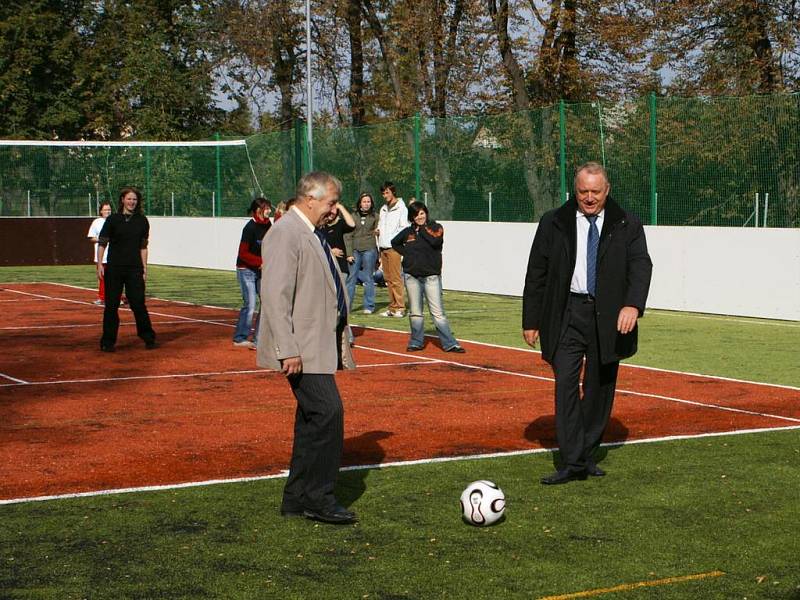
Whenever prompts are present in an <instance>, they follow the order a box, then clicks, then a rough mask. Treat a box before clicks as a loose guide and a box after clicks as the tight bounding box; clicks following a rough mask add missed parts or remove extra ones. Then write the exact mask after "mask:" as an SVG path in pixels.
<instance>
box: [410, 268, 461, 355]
mask: <svg viewBox="0 0 800 600" xmlns="http://www.w3.org/2000/svg"><path fill="white" fill-rule="evenodd" d="M404 278H405V281H406V293H407V294H408V319H409V321H411V339H410V340H409V342H408V345H409V346H413V347H415V348H422V346H424V345H425V320H424V318H423V316H422V296H423V294H424V296H425V298H427V300H428V310H430V313H431V318H433V323H434V325H436V332H437V333H438V334H439V341H440V342H441V343H442V349H443V350H449V349H450V348H454V347H455V346H458V342H457V341H456V338H455V337H453V332H452V331H450V323H449V322H448V321H447V315H446V314H444V306H443V303H442V278H441V276H439V275H431V276H429V277H414V276H413V275H409V274H408V273H405V274H404Z"/></svg>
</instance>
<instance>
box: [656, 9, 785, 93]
mask: <svg viewBox="0 0 800 600" xmlns="http://www.w3.org/2000/svg"><path fill="white" fill-rule="evenodd" d="M798 11H800V6H799V5H798V3H797V2H796V0H703V1H701V0H673V1H671V2H667V3H663V5H660V6H659V18H658V24H659V28H660V30H661V35H662V36H663V41H664V45H665V47H666V48H667V54H668V55H669V56H670V57H671V61H670V63H671V64H672V65H674V68H675V71H676V77H675V80H674V82H673V83H672V85H671V86H670V89H671V90H672V91H674V92H678V93H681V94H704V95H719V94H736V95H738V94H751V93H772V92H777V91H781V90H785V89H787V88H791V86H792V84H796V82H797V71H796V67H797V62H796V61H797V57H798V50H799V46H800V29H799V28H798V17H800V14H798Z"/></svg>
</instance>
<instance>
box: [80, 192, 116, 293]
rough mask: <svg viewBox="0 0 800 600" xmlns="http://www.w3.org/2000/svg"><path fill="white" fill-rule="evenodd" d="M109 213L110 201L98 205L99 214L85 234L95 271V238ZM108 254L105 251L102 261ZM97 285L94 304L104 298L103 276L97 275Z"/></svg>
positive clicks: (104, 260)
mask: <svg viewBox="0 0 800 600" xmlns="http://www.w3.org/2000/svg"><path fill="white" fill-rule="evenodd" d="M110 214H111V203H110V202H103V203H102V204H101V205H100V216H99V217H97V218H96V219H95V220H94V221H92V224H91V226H90V227H89V233H88V234H86V237H88V238H89V241H90V242H91V243H92V244H94V266H95V269H94V270H95V272H97V238H98V237H99V236H100V230H101V229H103V224H104V223H105V222H106V219H107V218H108V216H109V215H110ZM107 256H108V252H106V254H105V256H103V262H104V263H105V262H106V257H107ZM97 279H98V286H97V300H95V301H94V303H95V304H103V303H104V302H105V299H106V290H105V285H104V283H103V278H102V277H100V276H98V277H97Z"/></svg>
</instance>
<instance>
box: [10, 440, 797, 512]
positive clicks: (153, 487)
mask: <svg viewBox="0 0 800 600" xmlns="http://www.w3.org/2000/svg"><path fill="white" fill-rule="evenodd" d="M798 429H800V425H798V426H789V427H767V428H761V429H739V430H734V431H717V432H712V433H698V434H687V435H673V436H665V437H657V438H643V439H640V440H626V441H624V442H608V443H605V444H600V446H601V447H604V448H616V447H621V446H633V445H638V444H653V443H661V442H673V441H680V440H694V439H703V438H711V437H724V436H733V435H749V434H754V433H772V432H774V431H792V430H798ZM556 450H557V448H530V449H526V450H511V451H509V452H491V453H486V454H469V455H465V456H440V457H436V458H421V459H416V460H401V461H392V462H386V463H376V464H371V465H353V466H349V467H342V468H341V469H339V470H340V471H364V470H368V469H388V468H395V467H411V466H417V465H430V464H438V463H448V462H461V461H465V460H482V459H487V458H511V457H515V456H527V455H531V454H545V453H551V452H555V451H556ZM287 475H288V471H285V470H284V471H281V472H280V473H274V474H271V475H257V476H253V477H236V478H231V479H208V480H205V481H190V482H184V483H175V484H165V485H149V486H142V487H129V488H117V489H106V490H96V491H92V492H76V493H72V494H53V495H50V496H29V497H26V498H9V499H6V500H0V505H7V504H23V503H30V502H45V501H49V500H68V499H71V498H92V497H96V496H112V495H117V494H131V493H141V492H160V491H167V490H177V489H186V488H195V487H205V486H210V485H224V484H229V483H248V482H256V481H266V480H269V479H282V478H284V477H286V476H287Z"/></svg>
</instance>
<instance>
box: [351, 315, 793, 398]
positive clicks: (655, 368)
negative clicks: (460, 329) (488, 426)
mask: <svg viewBox="0 0 800 600" xmlns="http://www.w3.org/2000/svg"><path fill="white" fill-rule="evenodd" d="M355 326H356V327H360V328H362V329H374V330H376V331H387V332H390V333H398V334H403V335H407V334H406V333H405V332H403V331H399V330H397V329H387V328H386V327H372V326H367V325H355ZM425 337H427V338H431V339H436V336H434V335H427V334H426V335H425ZM459 341H461V342H468V343H470V344H475V345H476V346H485V347H487V348H501V349H503V350H515V351H517V352H525V353H527V354H541V351H540V350H532V349H526V348H516V347H514V346H503V345H501V344H492V343H490V342H478V341H475V340H468V339H466V338H459ZM620 366H621V367H625V368H629V369H642V370H645V371H657V372H659V373H673V374H675V375H689V376H691V377H704V378H706V379H716V380H719V381H731V382H734V383H747V384H749V385H759V386H765V387H776V388H782V389H786V390H794V391H797V392H800V387H796V386H792V385H784V384H781V383H764V382H763V381H750V380H748V379H734V378H733V377H723V376H721V375H708V374H705V373H692V372H690V371H675V370H672V369H661V368H659V367H647V366H644V365H633V364H630V363H620Z"/></svg>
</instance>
